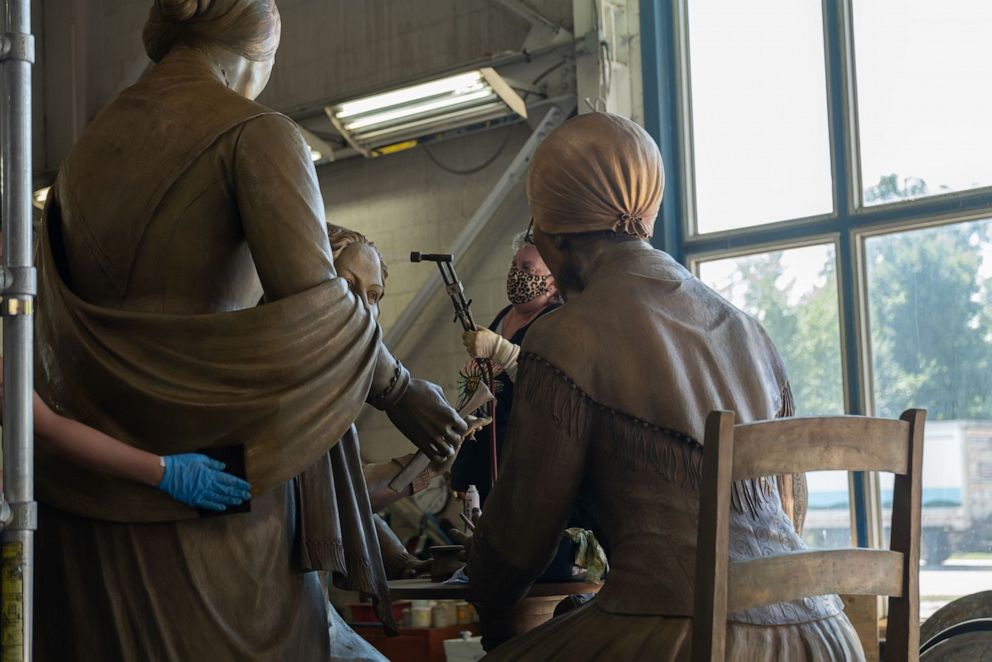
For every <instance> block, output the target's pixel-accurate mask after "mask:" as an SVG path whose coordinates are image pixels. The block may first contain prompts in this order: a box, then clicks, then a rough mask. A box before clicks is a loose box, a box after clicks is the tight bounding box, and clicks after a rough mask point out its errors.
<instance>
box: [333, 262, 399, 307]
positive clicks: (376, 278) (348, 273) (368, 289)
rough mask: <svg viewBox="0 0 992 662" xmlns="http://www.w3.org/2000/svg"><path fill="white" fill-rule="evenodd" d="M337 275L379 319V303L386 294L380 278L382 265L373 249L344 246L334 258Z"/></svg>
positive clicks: (382, 280) (383, 283)
mask: <svg viewBox="0 0 992 662" xmlns="http://www.w3.org/2000/svg"><path fill="white" fill-rule="evenodd" d="M334 266H335V267H337V270H338V275H339V276H341V277H342V278H344V279H345V280H346V281H348V287H349V288H350V289H351V291H352V292H353V293H354V294H355V296H357V297H358V298H359V299H361V300H362V302H363V303H364V304H365V307H366V308H368V309H369V310H370V311H371V312H372V317H373V318H375V319H376V320H378V319H379V302H380V301H381V300H382V297H383V296H385V294H386V285H385V282H384V279H383V277H382V263H381V262H380V261H379V255H378V253H376V251H375V249H374V248H372V247H371V246H369V245H368V244H363V243H354V244H350V245H348V246H346V247H345V248H344V249H343V250H342V251H341V253H340V254H339V255H338V256H337V258H335V260H334Z"/></svg>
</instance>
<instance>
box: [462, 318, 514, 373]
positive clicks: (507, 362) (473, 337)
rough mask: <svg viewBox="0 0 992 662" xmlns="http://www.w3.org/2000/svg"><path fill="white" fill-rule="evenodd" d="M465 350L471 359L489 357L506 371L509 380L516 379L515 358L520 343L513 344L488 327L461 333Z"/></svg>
mask: <svg viewBox="0 0 992 662" xmlns="http://www.w3.org/2000/svg"><path fill="white" fill-rule="evenodd" d="M462 344H463V345H465V351H467V352H468V355H469V356H470V357H472V358H473V359H489V360H490V361H492V362H493V363H495V364H496V365H498V366H499V367H500V368H502V369H503V371H504V372H506V376H507V377H509V378H510V381H516V380H517V358H518V357H519V356H520V345H515V344H513V343H512V342H510V341H509V340H507V339H506V338H504V337H503V336H501V335H499V334H498V333H495V332H494V331H490V330H489V329H476V330H475V331H466V332H465V333H463V334H462Z"/></svg>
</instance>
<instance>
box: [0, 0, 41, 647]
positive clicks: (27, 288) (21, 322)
mask: <svg viewBox="0 0 992 662" xmlns="http://www.w3.org/2000/svg"><path fill="white" fill-rule="evenodd" d="M33 62H34V37H33V36H32V35H31V3H30V0H4V2H3V15H2V17H0V71H2V75H0V85H2V103H0V116H2V129H3V148H2V152H0V168H2V171H3V173H2V178H0V186H2V189H0V197H2V213H3V216H2V222H3V230H4V233H3V248H4V251H3V252H4V267H3V270H2V274H0V282H2V285H3V295H4V298H3V308H2V313H3V355H4V366H3V371H4V375H3V376H4V393H3V492H4V498H5V499H6V501H7V502H8V503H9V505H10V508H11V515H12V519H11V521H10V522H9V523H8V524H7V526H6V527H5V528H4V530H3V535H2V555H0V556H2V571H0V590H2V599H3V606H2V626H0V658H2V660H3V662H13V661H15V660H16V661H18V662H26V661H28V660H30V659H31V632H32V609H33V594H34V590H33V589H34V573H33V565H34V564H33V559H34V531H35V529H36V528H37V506H36V504H35V501H34V420H33V418H32V414H31V410H32V395H33V393H34V386H33V379H32V365H33V364H32V356H33V347H32V330H33V324H32V315H33V313H34V295H35V291H36V286H35V271H34V267H33V266H32V265H31V256H32V244H33V242H32V240H31V181H32V179H31V178H32V172H31V65H32V63H33Z"/></svg>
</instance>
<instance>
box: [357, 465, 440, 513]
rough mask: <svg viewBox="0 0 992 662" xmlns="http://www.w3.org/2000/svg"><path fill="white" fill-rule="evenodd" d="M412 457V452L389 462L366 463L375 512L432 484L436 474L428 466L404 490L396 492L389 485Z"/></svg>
mask: <svg viewBox="0 0 992 662" xmlns="http://www.w3.org/2000/svg"><path fill="white" fill-rule="evenodd" d="M412 459H413V454H410V455H404V456H403V457H397V458H393V459H392V460H390V461H389V462H381V463H378V464H366V465H365V467H363V472H364V474H365V486H366V487H367V488H368V491H369V501H370V502H371V503H372V511H373V512H379V511H380V510H382V509H384V508H386V507H387V506H389V505H391V504H393V503H396V502H397V501H399V500H400V499H402V498H404V497H408V496H410V495H412V494H416V493H417V492H419V491H420V490H423V489H424V488H426V487H427V485H428V484H430V482H431V479H432V478H433V477H434V475H435V474H433V473H432V472H431V469H430V468H429V467H428V468H427V469H425V470H424V471H422V472H421V473H420V475H419V476H417V477H416V478H415V479H414V480H413V482H412V483H410V484H409V485H407V486H406V487H405V488H404V489H403V491H402V492H396V491H394V490H393V489H392V488H391V487H389V482H390V481H391V480H393V478H395V477H396V476H397V475H399V473H400V472H401V471H403V469H404V468H405V467H406V465H407V464H409V463H410V460H412Z"/></svg>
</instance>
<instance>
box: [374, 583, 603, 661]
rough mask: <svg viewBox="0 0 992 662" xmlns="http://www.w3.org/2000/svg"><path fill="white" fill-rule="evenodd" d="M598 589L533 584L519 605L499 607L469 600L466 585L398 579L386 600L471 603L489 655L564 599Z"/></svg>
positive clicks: (551, 612)
mask: <svg viewBox="0 0 992 662" xmlns="http://www.w3.org/2000/svg"><path fill="white" fill-rule="evenodd" d="M601 586H602V584H589V583H585V582H572V583H566V584H534V585H533V586H531V588H530V590H529V591H527V595H525V596H524V597H523V599H521V600H520V601H519V602H516V603H513V604H502V603H487V602H475V601H473V600H470V596H471V594H472V587H471V585H469V584H444V583H437V582H432V581H431V580H429V579H398V580H395V581H391V582H389V597H390V598H392V599H393V600H467V601H469V602H472V604H473V605H474V606H475V609H476V611H477V612H478V613H479V631H480V633H481V634H482V647H483V648H485V649H486V650H487V651H490V650H492V649H493V648H495V647H496V646H498V645H499V644H501V643H503V642H504V641H507V640H508V639H512V638H513V637H515V636H517V635H520V634H523V633H524V632H527V631H528V630H533V629H534V628H536V627H537V626H539V625H541V624H543V623H545V622H547V621H549V620H551V617H552V616H553V615H554V611H555V607H556V606H558V603H559V602H561V601H562V600H563V599H564V598H565V597H566V596H569V595H581V594H585V593H596V592H598V591H599V589H600V588H601Z"/></svg>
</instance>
